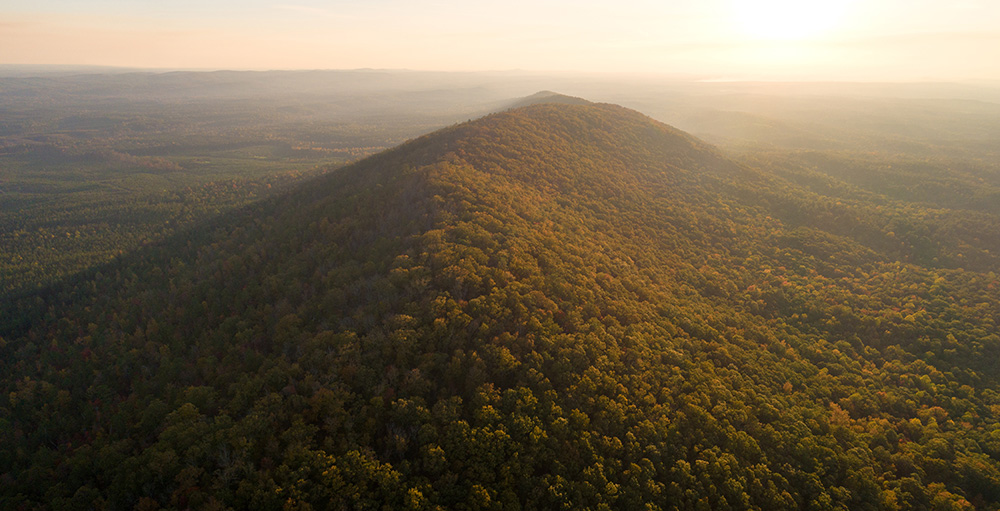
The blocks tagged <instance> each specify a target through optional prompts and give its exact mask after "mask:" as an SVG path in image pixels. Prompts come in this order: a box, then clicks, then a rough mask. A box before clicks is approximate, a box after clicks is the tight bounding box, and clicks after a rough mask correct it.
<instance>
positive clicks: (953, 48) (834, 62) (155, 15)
mask: <svg viewBox="0 0 1000 511" xmlns="http://www.w3.org/2000/svg"><path fill="white" fill-rule="evenodd" d="M0 64H72V65H80V64H84V65H109V66H127V67H148V68H212V69H220V68H225V69H304V68H309V69H317V68H322V69H348V68H361V67H371V68H407V69H433V70H505V69H524V70H567V71H598V72H601V71H615V72H617V71H628V72H639V73H666V74H698V75H706V76H710V77H718V78H779V79H787V78H793V79H797V78H806V79H848V80H856V79H862V80H913V79H921V80H926V79H930V80H955V79H977V78H986V79H1000V0H949V1H943V0H829V1H816V2H813V1H810V0H698V1H683V2H680V1H667V0H658V1H650V0H616V1H614V2H595V1H588V0H573V1H570V0H534V1H526V0H508V1H507V2H503V3H501V2H489V3H487V2H478V1H474V0H463V1H458V0H328V1H317V0H171V1H162V0H156V1H154V0H0Z"/></svg>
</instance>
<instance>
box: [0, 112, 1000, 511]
mask: <svg viewBox="0 0 1000 511" xmlns="http://www.w3.org/2000/svg"><path fill="white" fill-rule="evenodd" d="M572 103H579V102H578V101H570V102H567V103H562V104H552V103H543V104H534V105H530V106H526V107H522V108H515V109H512V110H509V111H505V112H500V113H496V114H492V115H489V116H486V117H483V118H481V119H477V120H474V121H470V122H467V123H464V124H459V125H455V126H452V127H449V128H445V129H443V130H440V131H437V132H434V133H432V134H429V135H426V136H423V137H420V138H417V139H415V140H412V141H409V142H407V143H405V144H403V145H401V146H399V147H396V148H395V149H391V150H389V151H386V152H382V153H379V154H377V155H375V156H372V157H369V158H367V159H364V160H362V161H360V162H357V163H354V164H352V165H349V166H347V167H344V168H342V169H339V170H337V171H333V172H330V173H328V174H325V175H322V176H319V177H316V178H312V179H310V180H309V181H308V182H307V183H304V184H301V185H297V186H295V187H294V188H293V189H290V190H288V191H285V192H282V193H280V194H276V195H273V196H271V197H269V198H267V199H265V200H263V201H261V202H256V203H253V204H250V205H248V206H245V207H243V208H241V209H238V210H235V211H233V212H230V213H228V214H226V215H223V216H221V217H218V218H216V219H215V220H213V221H212V222H210V223H208V224H206V225H204V226H202V227H199V228H197V229H194V230H191V231H188V232H185V233H183V234H182V235H177V236H173V237H170V238H168V239H166V240H163V241H161V242H158V243H154V244H150V245H147V246H145V247H142V248H140V249H138V250H137V251H135V252H133V253H130V254H128V255H125V256H123V257H120V258H117V259H115V260H114V261H112V262H110V263H108V264H106V265H103V266H100V267H98V268H95V269H93V270H90V271H88V272H85V273H83V274H79V275H76V276H75V277H73V278H71V279H67V280H66V281H64V282H63V283H61V284H59V285H56V286H53V287H51V288H49V289H47V290H44V291H43V292H40V293H38V294H37V295H35V296H30V297H26V298H24V299H22V300H18V301H16V302H12V303H10V304H8V305H6V306H5V307H4V310H3V316H2V317H0V374H2V375H3V376H2V377H0V388H2V391H3V392H0V438H3V439H5V440H4V441H3V442H2V443H0V483H2V484H0V492H2V494H0V497H2V500H3V502H4V505H5V506H7V507H10V508H12V509H36V508H39V509H40V508H49V507H51V508H71V507H72V508H84V509H91V508H106V509H123V508H135V509H157V508H168V509H188V508H192V509H195V508H197V509H225V508H234V509H241V508H255V509H313V508H315V509H382V508H389V509H397V508H399V509H404V508H405V509H767V510H770V509H852V510H853V509H968V508H978V509H996V508H998V507H1000V433H997V432H998V431H1000V380H998V375H997V373H996V365H995V363H996V360H997V359H998V356H1000V337H998V335H997V325H996V318H997V317H1000V298H998V296H1000V295H998V292H997V286H998V284H1000V282H998V278H997V275H996V272H997V271H1000V262H998V259H997V254H1000V246H998V245H1000V240H998V239H997V236H996V233H997V232H998V231H997V226H998V222H1000V218H998V213H997V211H996V209H995V208H994V207H992V206H991V205H992V203H991V202H990V201H989V199H988V197H986V198H984V199H982V200H981V201H980V202H974V201H973V203H972V204H968V203H967V201H951V202H949V201H947V200H944V199H941V200H937V201H928V200H924V199H923V198H922V197H919V196H917V197H914V196H910V195H907V194H906V193H902V192H900V193H894V194H891V193H884V190H880V189H879V188H878V187H883V186H886V184H885V183H884V182H879V183H874V184H872V183H869V184H868V185H866V183H865V182H864V178H865V175H864V173H863V172H858V173H856V174H855V181H854V182H851V181H844V180H839V179H837V178H836V176H834V175H833V174H831V173H828V172H823V171H822V168H821V167H822V165H823V162H822V161H819V162H817V161H814V160H807V161H806V163H808V164H803V159H807V158H809V157H810V156H811V155H809V154H805V155H801V154H800V155H795V156H794V157H788V158H780V159H778V160H774V159H771V160H768V159H765V158H763V157H762V156H760V155H759V154H758V155H757V156H756V157H755V158H756V159H755V158H747V159H745V160H743V161H742V162H740V161H736V160H734V159H732V158H731V157H730V156H727V155H726V154H724V153H723V152H721V151H720V150H718V149H716V148H714V147H713V146H711V145H709V144H707V143H705V142H703V141H701V140H699V139H697V138H695V137H692V136H690V135H688V134H686V133H684V132H681V131H679V130H676V129H674V128H671V127H669V126H667V125H664V124H661V123H658V122H656V121H654V120H652V119H650V118H648V117H645V116H644V115H642V114H639V113H637V112H635V111H632V110H628V109H625V108H622V107H619V106H614V105H608V104H572ZM813 157H814V156H813ZM837 168H838V170H839V169H841V168H842V166H837ZM918 170H919V169H918ZM885 175H886V176H887V177H892V176H896V174H894V173H886V174H885ZM904 176H905V175H904ZM890 184H891V183H890ZM876 185H877V186H876ZM900 186H902V183H901V184H900ZM890 189H891V187H890ZM935 197H937V196H936V195H935Z"/></svg>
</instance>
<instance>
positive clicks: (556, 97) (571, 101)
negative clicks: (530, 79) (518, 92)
mask: <svg viewBox="0 0 1000 511" xmlns="http://www.w3.org/2000/svg"><path fill="white" fill-rule="evenodd" d="M540 103H562V104H567V105H592V104H593V103H592V102H590V101H587V100H586V99H583V98H578V97H576V96H567V95H566V94H560V93H558V92H552V91H550V90H543V91H539V92H536V93H534V94H532V95H530V96H526V97H523V98H521V99H519V100H517V101H515V102H513V103H512V104H511V105H510V108H519V107H522V106H529V105H537V104H540Z"/></svg>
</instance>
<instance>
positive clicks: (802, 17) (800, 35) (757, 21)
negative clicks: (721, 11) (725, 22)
mask: <svg viewBox="0 0 1000 511" xmlns="http://www.w3.org/2000/svg"><path fill="white" fill-rule="evenodd" d="M732 1H733V7H734V9H733V14H734V15H735V17H736V23H737V25H738V26H739V28H740V29H741V31H742V32H743V33H744V34H745V36H747V37H750V38H753V39H757V40H777V41H794V40H803V39H815V38H818V37H820V36H822V35H825V34H827V33H829V32H830V31H832V30H834V29H836V28H837V27H838V25H839V23H840V22H841V19H842V18H843V15H844V11H845V10H846V7H847V0H732Z"/></svg>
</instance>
